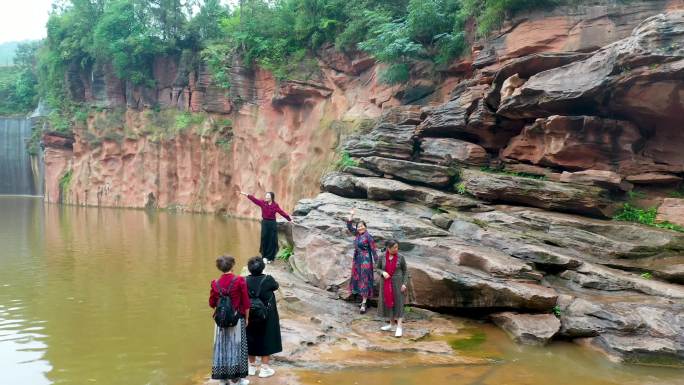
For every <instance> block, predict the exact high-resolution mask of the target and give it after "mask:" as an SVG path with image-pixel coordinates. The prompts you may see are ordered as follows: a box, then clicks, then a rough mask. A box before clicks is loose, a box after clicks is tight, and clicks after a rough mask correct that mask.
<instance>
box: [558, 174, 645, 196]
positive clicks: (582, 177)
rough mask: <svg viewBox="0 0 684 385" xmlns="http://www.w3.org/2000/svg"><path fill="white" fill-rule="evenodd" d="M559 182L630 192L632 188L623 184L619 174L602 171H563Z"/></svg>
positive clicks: (628, 184) (625, 183)
mask: <svg viewBox="0 0 684 385" xmlns="http://www.w3.org/2000/svg"><path fill="white" fill-rule="evenodd" d="M560 181H561V182H564V183H575V184H585V185H589V186H598V187H604V188H607V189H611V190H622V191H630V190H632V187H633V186H632V184H631V183H629V182H625V181H624V180H623V178H622V176H621V175H620V174H618V173H615V172H612V171H604V170H586V171H578V172H567V171H564V172H563V174H561V176H560Z"/></svg>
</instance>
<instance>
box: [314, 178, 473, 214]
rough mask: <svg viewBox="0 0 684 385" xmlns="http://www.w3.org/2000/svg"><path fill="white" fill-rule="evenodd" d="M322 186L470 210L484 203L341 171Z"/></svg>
mask: <svg viewBox="0 0 684 385" xmlns="http://www.w3.org/2000/svg"><path fill="white" fill-rule="evenodd" d="M321 189H322V190H323V191H327V192H330V193H333V194H336V195H340V196H343V197H347V198H356V197H367V198H368V199H371V200H376V201H385V200H397V201H404V202H412V203H418V204H421V205H424V206H426V207H430V208H443V209H468V208H473V207H477V206H478V205H479V204H480V203H481V202H479V201H477V200H475V199H472V198H469V197H466V196H463V195H458V194H453V193H447V192H444V191H440V190H436V189H432V188H429V187H423V186H414V185H410V184H407V183H404V182H401V181H398V180H394V179H386V178H375V177H368V178H367V177H357V176H354V175H349V174H344V173H339V172H333V173H329V174H326V175H324V176H323V178H321Z"/></svg>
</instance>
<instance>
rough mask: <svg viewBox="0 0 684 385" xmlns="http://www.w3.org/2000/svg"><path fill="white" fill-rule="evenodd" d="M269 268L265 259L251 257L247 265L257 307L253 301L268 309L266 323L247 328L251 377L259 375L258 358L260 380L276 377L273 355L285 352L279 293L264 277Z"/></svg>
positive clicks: (252, 321)
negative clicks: (281, 333) (258, 301)
mask: <svg viewBox="0 0 684 385" xmlns="http://www.w3.org/2000/svg"><path fill="white" fill-rule="evenodd" d="M265 267H266V264H265V263H264V260H263V258H261V257H259V256H257V257H252V258H250V260H249V261H248V262H247V269H249V273H250V275H249V276H248V277H247V291H248V293H249V297H250V299H251V300H252V305H253V306H254V299H256V298H257V297H258V298H260V299H261V301H262V303H263V304H264V305H266V309H267V311H266V319H265V320H255V319H254V318H250V320H249V324H248V325H247V351H248V354H249V371H248V372H249V375H250V376H253V375H255V374H256V372H257V367H256V358H257V357H261V368H260V370H259V377H261V378H265V377H270V376H272V375H274V374H275V370H273V369H272V368H271V367H270V366H269V365H268V364H269V362H270V360H271V357H270V356H271V354H275V353H280V352H282V351H283V344H282V341H281V338H280V318H279V316H278V308H277V306H276V299H275V293H274V292H275V291H276V290H278V282H276V280H275V279H274V278H273V277H271V276H270V275H264V274H263V271H264V268H265Z"/></svg>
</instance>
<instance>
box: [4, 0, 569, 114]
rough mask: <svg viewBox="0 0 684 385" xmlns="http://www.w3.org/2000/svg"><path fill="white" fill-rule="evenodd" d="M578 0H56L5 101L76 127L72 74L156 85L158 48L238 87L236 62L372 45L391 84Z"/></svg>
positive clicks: (299, 59) (295, 62)
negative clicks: (516, 21) (525, 13)
mask: <svg viewBox="0 0 684 385" xmlns="http://www.w3.org/2000/svg"><path fill="white" fill-rule="evenodd" d="M576 1H580V0H239V1H237V2H232V3H236V4H235V6H233V7H229V6H226V5H223V4H222V2H221V0H55V2H54V4H53V10H52V12H51V14H50V18H49V20H48V23H47V31H48V36H47V38H46V39H45V40H44V42H43V43H42V47H41V48H40V49H38V50H37V51H36V48H37V47H36V45H33V46H32V49H33V51H32V55H33V58H34V59H36V58H37V59H36V60H33V66H32V67H31V68H30V70H27V67H21V66H20V65H17V66H16V67H15V68H13V69H9V70H8V69H5V70H3V73H2V74H0V77H1V78H2V79H0V98H2V99H0V106H2V107H0V108H2V111H3V112H5V113H6V111H8V110H10V109H11V110H12V111H20V110H25V109H26V108H27V106H28V105H29V104H35V102H36V97H35V93H36V91H37V92H39V94H40V96H41V97H42V98H44V99H45V100H46V101H47V102H48V104H49V105H50V106H51V107H53V108H54V109H55V111H56V112H55V114H56V116H54V117H53V119H52V120H54V121H55V122H56V123H59V122H61V123H62V125H68V124H69V120H73V119H72V118H73V114H74V113H75V112H76V111H77V110H78V106H74V105H73V104H72V103H71V102H70V101H69V98H68V92H67V89H66V84H65V80H64V79H65V76H64V74H65V73H66V72H67V71H78V70H86V71H87V70H88V69H90V68H92V66H93V65H94V64H95V63H111V65H112V67H113V68H114V70H115V71H116V74H117V75H118V76H119V77H121V78H122V79H125V80H129V81H131V82H133V83H134V84H140V85H147V86H153V82H154V80H153V77H152V64H153V59H154V57H155V56H158V55H171V56H177V57H183V58H192V60H191V61H192V62H193V63H197V60H196V59H197V58H199V57H200V56H201V57H202V58H203V59H204V60H205V62H206V63H207V64H208V66H209V69H210V71H211V72H212V74H213V75H214V78H215V80H216V82H217V83H218V84H219V85H220V86H223V87H225V88H228V87H230V83H231V82H230V80H231V79H230V67H231V66H232V65H233V63H235V60H239V61H241V62H242V63H244V64H247V65H258V66H260V67H262V68H265V69H268V70H270V71H272V72H273V73H274V74H275V75H276V77H278V78H280V79H284V78H291V77H306V76H308V74H311V73H313V72H314V71H315V70H316V68H317V67H316V61H315V60H314V57H315V55H316V53H317V52H318V50H319V49H320V48H321V47H323V46H325V45H329V46H334V47H335V49H338V50H340V51H346V52H355V51H365V52H367V53H369V54H370V55H372V56H374V57H375V58H376V59H377V60H378V61H380V62H384V63H386V64H388V66H387V70H386V71H385V73H384V75H383V78H384V80H385V81H387V82H390V83H395V82H405V81H406V80H408V77H409V73H410V70H411V67H412V65H413V64H414V63H415V62H417V61H432V62H433V63H435V65H436V66H437V67H439V66H445V65H446V64H448V63H449V62H450V61H451V60H452V59H453V58H454V57H456V56H458V55H459V54H460V53H461V52H462V51H463V49H464V48H466V46H467V40H468V39H467V32H472V33H479V34H480V35H483V34H486V33H487V32H489V31H490V30H491V29H493V28H495V27H497V26H498V25H500V23H501V22H502V21H503V20H504V18H505V17H507V16H509V15H512V14H513V13H515V12H518V11H521V10H525V9H532V8H540V7H546V6H553V5H557V4H559V3H569V2H576ZM471 20H472V21H474V22H475V23H474V27H471V26H472V25H473V24H472V23H468V22H467V21H471ZM468 28H470V29H468ZM473 28H474V29H473ZM471 35H472V34H471ZM471 37H472V36H471ZM36 79H37V80H38V86H37V87H36V84H35V81H36Z"/></svg>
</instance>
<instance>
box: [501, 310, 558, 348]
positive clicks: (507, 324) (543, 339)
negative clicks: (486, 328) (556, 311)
mask: <svg viewBox="0 0 684 385" xmlns="http://www.w3.org/2000/svg"><path fill="white" fill-rule="evenodd" d="M492 321H494V323H495V324H496V326H498V327H500V328H501V329H503V330H504V331H505V332H506V333H507V334H508V335H509V336H511V338H512V339H513V340H514V341H515V342H517V343H520V344H524V345H537V346H541V345H546V344H547V343H548V342H549V341H550V340H551V338H553V336H554V335H556V333H558V331H559V330H560V327H561V323H560V321H559V320H558V318H556V317H555V316H554V315H553V314H517V313H511V312H506V313H497V314H494V315H492Z"/></svg>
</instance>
